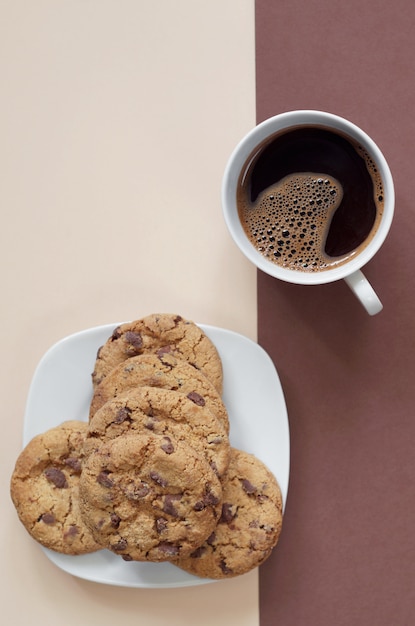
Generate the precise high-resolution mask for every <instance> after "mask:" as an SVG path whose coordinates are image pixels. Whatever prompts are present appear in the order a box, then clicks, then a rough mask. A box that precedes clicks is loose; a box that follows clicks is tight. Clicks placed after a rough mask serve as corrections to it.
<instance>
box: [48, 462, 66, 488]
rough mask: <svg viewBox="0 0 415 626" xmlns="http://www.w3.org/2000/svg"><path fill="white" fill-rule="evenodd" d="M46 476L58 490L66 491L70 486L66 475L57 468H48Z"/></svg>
mask: <svg viewBox="0 0 415 626" xmlns="http://www.w3.org/2000/svg"><path fill="white" fill-rule="evenodd" d="M44 474H45V476H46V478H47V479H48V481H49V482H50V483H52V484H53V485H55V487H57V488H58V489H65V488H66V487H67V486H68V483H67V482H66V477H65V474H64V473H63V472H62V471H61V470H60V469H58V468H57V467H48V468H46V469H45V471H44Z"/></svg>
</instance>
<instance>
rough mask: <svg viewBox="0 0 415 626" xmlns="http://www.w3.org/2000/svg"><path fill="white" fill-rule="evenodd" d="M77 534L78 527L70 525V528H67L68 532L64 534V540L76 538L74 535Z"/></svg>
mask: <svg viewBox="0 0 415 626" xmlns="http://www.w3.org/2000/svg"><path fill="white" fill-rule="evenodd" d="M78 534H79V528H78V526H75V524H71V526H69V528H68V530H67V531H66V533H65V534H64V538H65V539H66V538H67V537H76V535H78Z"/></svg>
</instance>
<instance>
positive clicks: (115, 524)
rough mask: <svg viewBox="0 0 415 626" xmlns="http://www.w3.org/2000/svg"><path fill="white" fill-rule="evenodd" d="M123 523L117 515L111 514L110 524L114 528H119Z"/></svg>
mask: <svg viewBox="0 0 415 626" xmlns="http://www.w3.org/2000/svg"><path fill="white" fill-rule="evenodd" d="M120 522H121V517H120V516H119V515H117V514H116V513H111V516H110V524H111V526H112V527H113V528H118V527H119V525H120Z"/></svg>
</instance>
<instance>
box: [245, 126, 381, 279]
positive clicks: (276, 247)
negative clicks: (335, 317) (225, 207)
mask: <svg viewBox="0 0 415 626" xmlns="http://www.w3.org/2000/svg"><path fill="white" fill-rule="evenodd" d="M237 194H238V197H237V203H238V211H239V216H240V219H241V222H242V225H243V227H244V230H245V232H246V234H247V236H248V237H249V239H250V240H251V242H252V243H253V245H254V246H255V247H256V248H257V250H259V251H260V252H261V253H262V254H263V255H264V256H265V257H267V259H268V260H270V261H273V262H275V263H277V264H280V265H282V266H284V267H288V268H290V269H296V270H302V271H318V270H324V269H329V268H331V267H334V266H336V265H339V264H342V263H344V262H345V261H347V260H349V259H350V258H351V257H352V256H354V255H355V254H357V253H358V252H359V251H360V250H361V249H362V248H364V247H365V245H367V243H368V242H369V241H370V240H371V239H372V237H373V235H374V233H375V232H376V229H377V226H378V223H379V221H380V217H381V215H382V212H383V186H382V181H381V177H380V174H379V173H378V171H377V169H376V165H375V164H374V162H373V161H372V159H371V158H370V156H369V155H368V154H367V152H366V151H365V150H364V149H363V148H362V147H361V146H359V145H358V144H357V143H356V144H355V143H353V142H352V141H351V140H350V139H346V138H345V137H344V136H343V135H341V134H339V133H337V132H335V131H332V130H329V129H326V128H322V127H308V126H304V127H298V128H296V129H294V130H290V131H286V132H283V133H280V134H278V135H275V136H274V137H271V138H270V139H269V140H268V141H267V142H266V143H264V144H263V145H262V146H260V147H259V149H258V150H257V151H256V152H255V153H254V154H252V155H251V156H250V157H249V159H248V160H247V162H246V166H245V167H244V169H243V172H242V174H241V177H240V180H239V185H238V192H237Z"/></svg>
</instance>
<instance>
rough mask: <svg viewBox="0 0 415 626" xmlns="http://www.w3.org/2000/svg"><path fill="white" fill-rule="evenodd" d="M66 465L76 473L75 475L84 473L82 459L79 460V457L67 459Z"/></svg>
mask: <svg viewBox="0 0 415 626" xmlns="http://www.w3.org/2000/svg"><path fill="white" fill-rule="evenodd" d="M64 463H65V465H67V466H68V467H70V468H71V469H72V470H73V471H74V473H75V474H80V473H81V471H82V463H81V459H78V458H77V457H68V458H67V459H65V461H64Z"/></svg>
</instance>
